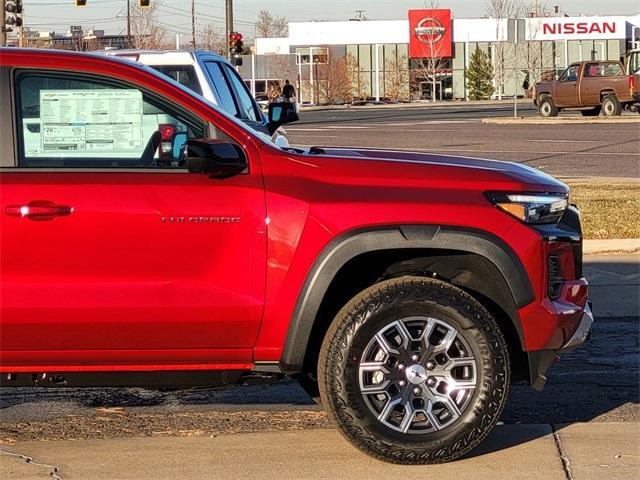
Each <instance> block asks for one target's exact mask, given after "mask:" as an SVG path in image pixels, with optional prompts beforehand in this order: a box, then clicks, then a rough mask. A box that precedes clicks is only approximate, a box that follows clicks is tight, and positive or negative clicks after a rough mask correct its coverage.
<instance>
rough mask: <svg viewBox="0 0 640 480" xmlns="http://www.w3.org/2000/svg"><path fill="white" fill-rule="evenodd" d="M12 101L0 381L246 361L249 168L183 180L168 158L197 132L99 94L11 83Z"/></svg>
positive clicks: (251, 256)
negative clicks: (47, 373)
mask: <svg viewBox="0 0 640 480" xmlns="http://www.w3.org/2000/svg"><path fill="white" fill-rule="evenodd" d="M15 95H16V105H17V107H16V110H17V112H16V119H15V120H16V123H15V124H16V125H17V126H18V147H19V152H18V155H17V157H18V159H17V160H18V164H17V167H14V168H9V169H3V172H2V189H1V193H0V202H1V207H2V215H1V218H2V220H1V225H0V227H1V229H2V238H1V245H0V255H1V257H0V265H1V272H0V273H1V278H2V288H1V308H2V310H1V312H0V316H1V317H0V318H1V321H2V336H1V349H2V361H3V366H4V367H5V369H6V368H7V366H11V365H14V366H17V365H21V366H31V367H33V366H51V365H54V366H58V367H60V368H62V367H65V368H67V369H81V368H88V369H90V368H95V367H96V366H101V365H102V366H113V365H119V366H122V367H123V368H125V369H127V368H146V367H148V366H155V367H153V368H166V369H170V368H192V367H185V365H191V366H193V365H200V366H202V365H205V364H206V365H210V366H211V365H215V364H220V363H225V364H230V363H243V362H244V363H246V362H249V361H251V349H252V347H253V344H254V342H255V338H256V336H257V333H258V328H259V325H260V320H261V313H262V308H263V303H264V281H265V280H264V278H265V268H266V253H265V250H266V240H265V231H264V229H265V205H264V194H263V191H262V186H261V185H262V182H261V179H260V172H259V168H258V167H257V164H256V163H254V162H256V161H257V159H255V158H254V159H250V168H249V170H248V171H247V172H245V173H244V174H240V175H237V176H235V177H231V178H227V179H224V180H217V179H211V178H209V177H208V176H207V175H198V174H191V173H188V172H187V170H186V169H185V166H184V161H183V158H182V156H181V153H180V152H181V151H182V146H183V144H184V143H185V142H186V140H187V139H188V138H195V137H199V138H201V137H205V136H207V132H208V126H207V124H206V122H205V121H203V120H202V119H200V118H195V117H193V116H192V115H191V114H190V113H189V112H188V111H186V110H183V109H181V108H180V107H178V106H176V105H173V104H171V103H168V102H167V101H164V100H162V99H160V98H158V97H156V96H153V95H151V94H149V93H148V92H146V91H142V90H140V89H139V88H137V87H136V86H133V85H126V84H122V83H114V82H113V81H112V80H109V79H107V78H102V77H99V76H77V75H75V76H72V75H67V74H61V73H55V74H43V73H35V72H34V73H29V72H24V73H21V74H20V75H18V76H17V77H16V80H15ZM158 366H160V367H158Z"/></svg>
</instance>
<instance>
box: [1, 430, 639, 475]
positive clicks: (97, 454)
mask: <svg viewBox="0 0 640 480" xmlns="http://www.w3.org/2000/svg"><path fill="white" fill-rule="evenodd" d="M638 434H639V425H638V424H637V423H632V422H629V423H582V424H574V425H569V426H566V427H560V428H558V429H557V431H555V432H554V430H553V429H552V427H551V426H550V425H504V426H498V427H496V429H495V430H494V432H493V433H492V434H491V435H490V436H489V438H488V439H487V440H486V441H485V442H484V444H483V445H481V446H480V447H479V449H477V451H476V452H473V453H472V454H471V455H470V456H469V457H468V458H465V459H463V460H459V461H457V462H453V463H449V464H445V465H433V466H399V465H391V464H387V463H383V462H380V461H377V460H374V459H372V458H370V457H368V456H366V455H364V454H362V453H360V452H359V451H358V450H356V449H355V448H353V447H352V446H351V445H349V444H348V443H347V442H346V440H344V439H343V438H342V437H341V436H340V434H339V433H338V432H337V431H335V430H307V431H286V432H267V433H249V434H236V435H220V436H217V437H213V438H211V437H187V438H157V437H156V438H153V437H152V438H130V439H113V440H89V441H60V442H37V443H24V444H18V445H14V446H10V447H3V448H2V450H3V452H5V453H3V454H1V455H0V478H4V479H12V480H13V479H14V480H36V479H46V478H49V479H50V478H61V479H64V480H72V479H82V480H94V479H95V480H107V479H123V480H124V479H132V480H133V479H136V480H143V479H153V480H160V479H169V478H171V479H198V480H200V479H244V478H246V479H256V480H258V479H265V480H267V479H268V480H272V479H274V478H277V479H282V480H287V479H291V480H294V479H296V480H297V479H327V480H329V479H330V480H340V479H349V480H356V479H367V480H369V479H371V478H377V479H381V480H384V479H393V480H396V479H397V478H404V477H406V476H407V475H409V476H410V478H437V479H438V480H449V479H451V480H459V479H460V478H473V479H478V480H480V479H497V480H499V479H508V480H517V479H523V480H525V479H527V480H528V479H531V478H535V479H536V480H566V479H567V478H570V479H573V480H583V479H584V480H589V479H601V478H606V479H607V480H617V479H620V480H622V479H630V478H640V448H639V444H638V442H639V440H638V438H639V437H638ZM6 452H14V453H18V454H20V455H23V456H28V457H29V458H33V460H32V461H31V462H30V463H27V462H26V461H25V458H24V457H21V456H16V455H10V454H8V453H6ZM52 473H53V475H52Z"/></svg>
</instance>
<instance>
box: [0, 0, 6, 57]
mask: <svg viewBox="0 0 640 480" xmlns="http://www.w3.org/2000/svg"><path fill="white" fill-rule="evenodd" d="M6 7H7V2H6V0H2V13H1V14H0V22H2V24H0V47H4V46H5V45H6V44H7V24H6V23H5V22H6V21H7V11H6V10H5V8H6Z"/></svg>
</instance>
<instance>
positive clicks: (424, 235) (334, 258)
mask: <svg viewBox="0 0 640 480" xmlns="http://www.w3.org/2000/svg"><path fill="white" fill-rule="evenodd" d="M412 248H415V249H435V250H438V249H440V250H455V251H461V252H466V253H474V254H477V255H480V256H482V257H484V258H486V259H487V260H489V261H490V262H491V263H492V264H494V265H495V267H496V268H497V269H498V271H499V272H500V273H501V274H502V276H503V277H504V279H505V282H506V284H507V285H508V287H509V291H510V294H511V296H512V297H513V302H514V305H515V306H516V307H517V308H520V307H523V306H525V305H527V304H529V303H531V302H532V301H533V300H534V298H535V295H534V292H533V288H532V286H531V283H530V281H529V276H528V274H527V272H526V270H525V268H524V266H523V265H522V262H521V261H520V259H519V258H518V256H517V255H516V254H515V253H514V252H513V250H512V249H511V248H510V247H509V246H508V245H507V244H506V243H505V242H504V241H502V240H501V239H500V238H498V237H496V236H495V235H492V234H490V233H487V232H484V231H480V230H474V229H466V228H458V227H448V226H447V227H444V226H437V225H398V226H386V227H378V228H370V229H358V230H355V231H350V232H347V233H345V234H343V235H341V236H339V237H337V238H336V239H334V240H333V241H331V242H330V243H329V244H328V245H327V246H326V247H325V248H324V249H323V250H322V252H321V253H320V255H319V256H318V258H317V259H316V261H315V262H314V264H313V266H312V267H311V269H310V271H309V273H308V274H307V277H306V279H305V282H304V285H303V287H302V290H301V291H300V294H299V296H298V300H297V302H296V306H295V309H294V312H293V315H292V317H291V322H290V324H289V330H288V332H287V337H286V340H285V344H284V348H283V352H282V356H281V359H280V369H281V371H282V372H284V373H296V372H299V371H300V370H301V369H302V366H303V363H304V359H305V354H306V350H307V344H308V343H309V337H310V335H311V330H312V328H313V325H314V322H315V320H316V316H317V314H318V310H319V309H320V305H321V303H322V300H323V298H324V295H325V293H326V292H327V289H328V288H329V286H330V285H331V282H332V280H333V279H334V277H335V276H336V274H337V273H338V272H339V270H340V269H341V268H342V266H343V265H345V264H346V263H347V262H348V261H349V260H351V259H353V258H355V257H357V256H358V255H361V254H363V253H367V252H372V251H381V250H394V249H412ZM514 314H515V316H516V317H517V313H516V312H511V314H510V317H511V320H512V321H513V323H514V326H515V328H516V330H517V332H518V335H519V336H520V339H521V340H522V327H521V325H520V319H519V318H513V317H514Z"/></svg>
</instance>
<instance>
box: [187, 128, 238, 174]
mask: <svg viewBox="0 0 640 480" xmlns="http://www.w3.org/2000/svg"><path fill="white" fill-rule="evenodd" d="M184 149H185V156H186V162H187V169H188V170H189V172H191V173H201V174H206V175H209V176H211V177H213V178H228V177H232V176H234V175H238V174H240V173H242V172H244V171H245V170H246V169H247V167H248V166H249V165H248V162H247V156H246V155H245V153H244V150H242V148H240V146H238V145H236V144H234V143H226V142H222V141H219V140H212V139H201V138H200V139H192V140H189V141H188V142H187V143H186V144H185V146H184Z"/></svg>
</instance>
